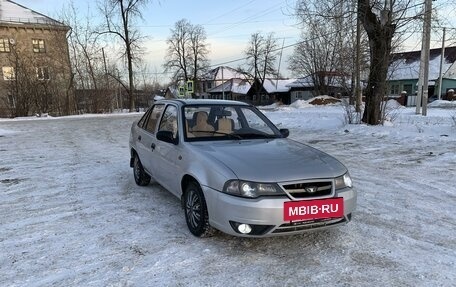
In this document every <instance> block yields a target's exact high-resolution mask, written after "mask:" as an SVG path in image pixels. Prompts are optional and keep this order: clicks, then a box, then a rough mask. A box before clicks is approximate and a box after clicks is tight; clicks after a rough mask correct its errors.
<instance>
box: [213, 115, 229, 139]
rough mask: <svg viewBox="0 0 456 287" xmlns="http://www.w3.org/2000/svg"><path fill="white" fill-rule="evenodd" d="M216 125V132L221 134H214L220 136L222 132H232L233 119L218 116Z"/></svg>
mask: <svg viewBox="0 0 456 287" xmlns="http://www.w3.org/2000/svg"><path fill="white" fill-rule="evenodd" d="M215 126H216V127H217V132H219V133H221V134H216V135H218V136H222V135H223V134H230V133H232V132H233V120H232V119H228V118H219V119H218V120H217V122H216V123H215Z"/></svg>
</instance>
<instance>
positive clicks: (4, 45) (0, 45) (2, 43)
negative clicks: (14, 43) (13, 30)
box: [0, 38, 11, 52]
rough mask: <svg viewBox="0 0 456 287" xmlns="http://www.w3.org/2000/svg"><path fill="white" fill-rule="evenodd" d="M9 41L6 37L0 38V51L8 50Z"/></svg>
mask: <svg viewBox="0 0 456 287" xmlns="http://www.w3.org/2000/svg"><path fill="white" fill-rule="evenodd" d="M10 51H11V50H10V42H9V39H7V38H2V39H0V52H10Z"/></svg>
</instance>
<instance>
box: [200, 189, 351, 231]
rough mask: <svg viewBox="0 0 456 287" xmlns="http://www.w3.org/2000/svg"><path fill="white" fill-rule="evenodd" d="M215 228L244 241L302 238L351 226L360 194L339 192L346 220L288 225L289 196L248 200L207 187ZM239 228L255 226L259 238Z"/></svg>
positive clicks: (291, 223)
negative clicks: (296, 236)
mask: <svg viewBox="0 0 456 287" xmlns="http://www.w3.org/2000/svg"><path fill="white" fill-rule="evenodd" d="M203 192H204V196H205V198H206V201H207V206H208V213H209V222H210V224H211V226H213V227H215V228H216V229H218V230H220V231H223V232H225V233H227V234H231V235H235V236H243V237H268V236H277V235H289V234H299V233H303V232H306V231H309V230H316V229H325V228H329V227H334V226H338V225H342V224H345V223H348V222H349V221H350V220H351V215H352V212H353V211H354V210H355V207H356V200H357V193H356V190H354V189H353V188H345V189H343V190H340V191H338V192H337V194H336V196H337V197H343V199H344V216H343V217H341V218H336V219H324V220H308V221H300V222H289V221H284V219H283V217H284V215H283V214H284V203H285V202H289V201H291V199H289V198H288V197H287V196H281V197H260V198H257V199H246V198H241V197H236V196H231V195H228V194H224V193H221V192H219V191H216V190H214V189H212V188H209V187H203ZM239 224H249V225H250V226H253V229H254V230H253V232H252V233H257V234H253V235H252V234H241V233H239V232H237V231H236V230H235V227H236V226H237V225H239Z"/></svg>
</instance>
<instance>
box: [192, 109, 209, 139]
mask: <svg viewBox="0 0 456 287" xmlns="http://www.w3.org/2000/svg"><path fill="white" fill-rule="evenodd" d="M197 113H198V114H197V115H196V124H195V125H194V126H193V128H192V133H193V134H194V135H195V136H197V137H198V136H199V137H201V136H211V135H212V134H213V133H212V132H213V131H214V127H213V126H212V125H210V124H208V122H207V118H208V115H207V113H206V112H202V111H201V112H197Z"/></svg>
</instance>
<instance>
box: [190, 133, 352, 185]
mask: <svg viewBox="0 0 456 287" xmlns="http://www.w3.org/2000/svg"><path fill="white" fill-rule="evenodd" d="M194 146H195V148H196V149H197V150H198V151H199V153H200V154H201V155H202V156H207V157H212V158H215V159H217V160H218V161H220V162H221V163H223V164H224V165H226V166H227V167H228V168H230V169H231V170H232V171H233V172H234V173H235V174H236V175H237V177H238V178H239V179H243V180H250V181H256V182H286V181H294V180H306V179H314V178H334V177H337V176H341V175H343V174H344V173H345V172H347V169H346V167H345V166H344V165H343V164H341V163H340V162H339V161H338V160H336V159H335V158H333V157H331V156H329V155H328V154H326V153H324V152H322V151H319V150H317V149H315V148H312V147H310V146H308V145H305V144H302V143H299V142H296V141H293V140H290V139H273V140H242V141H220V142H200V143H195V145H194Z"/></svg>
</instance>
